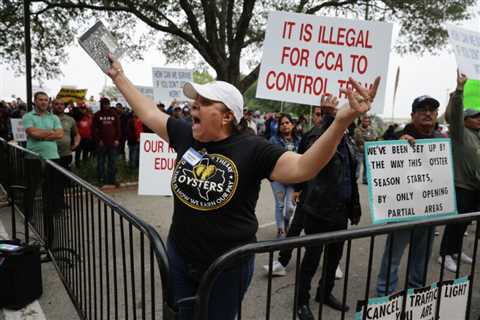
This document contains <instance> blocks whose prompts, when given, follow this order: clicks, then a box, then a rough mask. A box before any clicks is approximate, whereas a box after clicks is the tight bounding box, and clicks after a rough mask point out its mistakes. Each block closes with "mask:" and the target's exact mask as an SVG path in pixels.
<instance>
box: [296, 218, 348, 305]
mask: <svg viewBox="0 0 480 320" xmlns="http://www.w3.org/2000/svg"><path fill="white" fill-rule="evenodd" d="M338 215H339V217H342V216H343V217H345V216H346V215H345V214H343V213H342V212H338ZM347 225H348V222H347V218H344V219H343V218H339V219H338V221H328V220H319V219H316V218H314V217H312V216H311V215H309V214H306V215H305V221H304V227H305V233H306V234H316V233H322V232H329V231H337V230H344V229H347ZM343 244H344V241H340V242H335V243H331V244H329V245H327V246H326V249H325V250H326V251H325V256H324V259H325V258H326V259H327V264H326V270H325V279H323V277H322V279H320V281H319V283H318V289H317V294H320V293H321V292H320V288H322V286H323V290H324V291H323V293H324V297H327V296H328V295H330V293H331V292H332V289H333V286H334V284H335V270H336V269H337V267H338V263H339V262H340V259H341V258H342V254H343ZM322 251H323V247H307V248H306V250H305V255H304V256H303V259H302V265H301V267H300V281H299V293H298V304H299V305H304V304H308V303H309V300H310V288H311V282H312V278H313V276H314V275H315V272H316V271H317V269H318V265H319V263H320V257H321V255H322Z"/></svg>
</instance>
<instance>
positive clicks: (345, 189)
mask: <svg viewBox="0 0 480 320" xmlns="http://www.w3.org/2000/svg"><path fill="white" fill-rule="evenodd" d="M337 104H338V101H337V100H336V98H335V97H329V96H324V97H322V100H321V110H322V114H323V120H322V123H321V125H320V126H319V127H316V128H314V129H313V130H312V131H311V132H310V133H309V134H308V136H306V137H305V141H306V143H307V146H310V145H311V144H312V143H313V142H315V140H317V139H318V138H319V137H320V136H321V135H322V134H323V133H324V132H325V130H327V128H328V127H329V126H330V124H331V123H332V122H333V120H334V118H335V114H336V106H337ZM356 165H357V163H356V161H355V153H354V147H353V141H352V140H351V138H350V137H349V136H348V135H347V134H345V136H344V137H343V139H342V141H341V142H340V144H339V145H338V148H337V151H336V153H335V155H334V156H333V158H332V159H331V160H330V162H329V163H328V164H327V165H326V166H325V168H323V169H322V171H320V173H319V174H318V175H317V176H316V177H315V178H314V179H313V180H310V181H308V182H306V183H305V184H304V186H303V189H302V194H301V196H300V202H299V205H298V206H299V207H301V210H303V212H304V215H305V218H304V229H305V233H306V234H317V233H321V232H329V231H336V230H343V229H347V226H348V219H350V221H351V223H352V224H358V222H359V221H360V215H361V210H360V201H359V194H358V187H357V183H356V181H355V180H356V179H355V169H356ZM322 249H323V247H307V248H306V251H305V255H304V257H303V260H302V264H301V269H300V281H299V292H298V311H297V313H298V316H299V318H300V319H301V320H313V319H314V317H313V314H312V311H311V310H310V307H309V300H310V286H311V281H312V278H313V276H314V275H315V272H316V270H317V268H318V265H319V262H320V257H321V255H322ZM342 254H343V241H341V242H337V243H332V244H329V245H327V246H326V252H325V256H326V259H327V264H326V266H325V267H326V270H325V273H324V274H325V278H322V279H321V280H320V282H319V284H318V288H317V294H316V296H315V301H317V302H320V303H321V302H323V303H325V304H326V305H328V306H330V307H331V308H333V309H335V310H339V311H347V310H348V309H349V308H348V306H346V305H343V304H342V302H340V301H339V300H338V299H336V298H335V297H334V296H333V295H332V289H333V286H334V282H335V270H336V269H337V266H338V263H339V261H340V259H341V257H342Z"/></svg>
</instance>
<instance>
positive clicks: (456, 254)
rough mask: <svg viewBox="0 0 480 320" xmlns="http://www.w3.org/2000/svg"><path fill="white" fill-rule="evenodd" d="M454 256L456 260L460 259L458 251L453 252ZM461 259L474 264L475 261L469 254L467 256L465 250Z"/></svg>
mask: <svg viewBox="0 0 480 320" xmlns="http://www.w3.org/2000/svg"><path fill="white" fill-rule="evenodd" d="M452 257H453V258H454V259H455V261H457V259H458V253H455V254H453V255H452ZM460 260H461V261H462V262H465V263H468V264H472V263H473V260H472V258H470V257H469V256H467V255H466V254H465V253H464V252H462V254H461V255H460Z"/></svg>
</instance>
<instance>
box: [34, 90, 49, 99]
mask: <svg viewBox="0 0 480 320" xmlns="http://www.w3.org/2000/svg"><path fill="white" fill-rule="evenodd" d="M38 96H46V97H47V98H48V94H47V93H46V92H44V91H37V92H35V94H34V95H33V99H34V100H37V98H38Z"/></svg>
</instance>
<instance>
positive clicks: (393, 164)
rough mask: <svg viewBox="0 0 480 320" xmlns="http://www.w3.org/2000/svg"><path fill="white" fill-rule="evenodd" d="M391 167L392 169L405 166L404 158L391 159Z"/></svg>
mask: <svg viewBox="0 0 480 320" xmlns="http://www.w3.org/2000/svg"><path fill="white" fill-rule="evenodd" d="M390 167H392V169H397V168H403V160H391V161H390Z"/></svg>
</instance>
